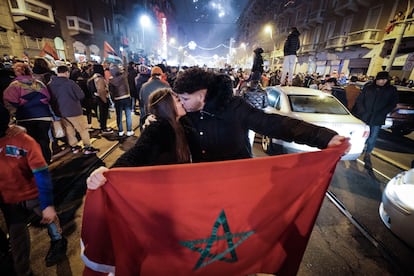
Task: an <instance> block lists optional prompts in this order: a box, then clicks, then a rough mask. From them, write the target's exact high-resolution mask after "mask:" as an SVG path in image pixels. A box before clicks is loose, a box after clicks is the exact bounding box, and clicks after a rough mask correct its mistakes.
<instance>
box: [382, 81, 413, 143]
mask: <svg viewBox="0 0 414 276" xmlns="http://www.w3.org/2000/svg"><path fill="white" fill-rule="evenodd" d="M396 87H397V91H398V104H397V106H396V107H395V108H394V110H393V111H391V112H390V113H389V114H388V115H387V119H390V120H391V121H392V124H391V126H390V127H389V128H390V129H391V131H392V133H395V134H399V135H407V134H410V133H411V132H412V131H414V89H412V88H409V87H405V86H396Z"/></svg>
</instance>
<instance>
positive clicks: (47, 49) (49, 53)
mask: <svg viewBox="0 0 414 276" xmlns="http://www.w3.org/2000/svg"><path fill="white" fill-rule="evenodd" d="M40 56H41V57H47V58H53V60H59V56H58V54H57V53H56V50H55V49H54V48H53V47H52V46H51V45H50V44H49V43H48V42H46V43H45V45H44V46H43V49H42V51H41V52H40Z"/></svg>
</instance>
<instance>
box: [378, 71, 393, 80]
mask: <svg viewBox="0 0 414 276" xmlns="http://www.w3.org/2000/svg"><path fill="white" fill-rule="evenodd" d="M389 78H390V75H389V74H388V72H387V71H381V72H378V74H377V76H376V77H375V79H376V80H388V79H389Z"/></svg>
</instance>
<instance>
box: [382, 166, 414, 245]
mask: <svg viewBox="0 0 414 276" xmlns="http://www.w3.org/2000/svg"><path fill="white" fill-rule="evenodd" d="M379 215H380V217H381V220H382V221H383V223H384V224H385V226H386V227H387V228H388V229H390V230H391V231H392V232H393V233H394V234H395V235H396V236H398V237H399V238H400V239H401V240H403V241H404V242H405V243H407V244H408V245H409V246H411V247H412V248H414V169H410V170H408V171H405V172H402V173H399V174H398V175H396V176H395V177H394V178H393V179H391V180H390V181H389V182H388V184H387V185H386V186H385V190H384V192H383V194H382V202H381V204H380V207H379Z"/></svg>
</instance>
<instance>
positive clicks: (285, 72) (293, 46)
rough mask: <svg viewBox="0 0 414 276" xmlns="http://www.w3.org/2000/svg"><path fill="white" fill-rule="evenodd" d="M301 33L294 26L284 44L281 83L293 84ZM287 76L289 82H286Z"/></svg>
mask: <svg viewBox="0 0 414 276" xmlns="http://www.w3.org/2000/svg"><path fill="white" fill-rule="evenodd" d="M299 36H300V33H299V31H298V29H297V28H296V27H292V29H291V31H290V33H289V35H288V37H287V38H286V41H285V44H284V46H283V55H284V57H283V69H282V77H281V85H292V78H293V68H294V66H295V63H296V52H297V50H299V48H300V41H299ZM286 76H287V79H288V80H287V83H286Z"/></svg>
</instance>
